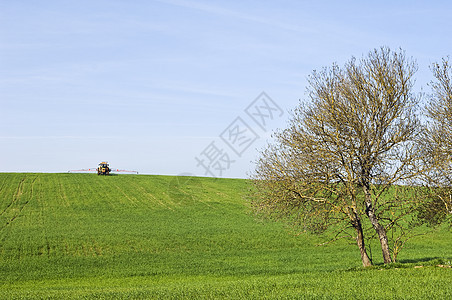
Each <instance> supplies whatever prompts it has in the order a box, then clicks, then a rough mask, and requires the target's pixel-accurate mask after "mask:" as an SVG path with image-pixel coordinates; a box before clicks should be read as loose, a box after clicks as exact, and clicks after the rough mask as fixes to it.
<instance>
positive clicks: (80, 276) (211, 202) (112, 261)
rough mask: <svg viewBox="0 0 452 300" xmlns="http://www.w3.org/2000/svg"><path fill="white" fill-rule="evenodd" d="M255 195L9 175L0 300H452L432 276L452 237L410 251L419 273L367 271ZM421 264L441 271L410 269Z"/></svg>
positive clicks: (197, 183)
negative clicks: (260, 213) (253, 209)
mask: <svg viewBox="0 0 452 300" xmlns="http://www.w3.org/2000/svg"><path fill="white" fill-rule="evenodd" d="M246 189H247V184H246V181H245V180H239V179H213V178H185V177H170V176H142V175H139V176H133V175H122V176H121V175H120V176H108V177H104V176H97V175H91V174H0V297H1V298H21V297H40V298H41V297H60V298H66V297H73V298H83V297H108V298H130V297H132V298H133V297H135V298H149V297H152V298H168V297H173V298H195V297H202V298H228V299H231V298H280V297H298V296H304V297H328V298H334V297H339V298H342V297H346V298H349V297H359V296H361V297H369V296H373V297H374V298H375V297H378V296H379V295H380V296H381V297H382V298H386V297H389V296H391V297H392V296H395V297H404V298H410V297H412V298H418V297H420V298H422V297H432V296H434V297H440V298H441V297H449V296H452V286H451V285H450V282H451V280H452V272H451V271H452V270H451V269H446V268H440V267H434V266H433V265H436V264H439V263H445V262H444V261H443V260H444V259H446V260H447V258H451V257H452V250H451V248H452V247H451V246H452V242H451V240H452V239H451V237H452V235H451V234H450V232H449V231H447V230H443V231H440V232H437V233H435V234H434V235H431V236H429V237H423V238H422V239H418V240H415V241H413V243H412V244H411V246H408V248H407V249H406V250H404V252H402V254H401V255H400V258H401V259H402V261H403V260H405V262H411V263H412V265H411V266H410V264H408V266H410V268H403V269H400V268H391V269H385V270H384V271H383V273H382V272H381V271H379V269H378V268H373V269H369V270H362V269H361V268H360V267H359V266H360V260H359V254H358V253H356V251H355V248H354V246H353V245H349V244H347V243H345V242H342V243H338V244H336V245H334V246H328V247H320V248H319V247H315V242H316V238H314V237H309V236H298V237H297V236H294V235H291V234H290V233H289V232H288V231H287V230H286V229H284V227H283V226H281V225H280V224H275V223H262V222H258V221H257V220H255V218H254V217H253V216H252V214H251V213H250V210H249V208H248V206H247V204H246V201H245V200H244V198H243V195H244V193H246ZM378 254H379V253H378ZM378 254H375V256H378ZM376 259H377V262H378V257H377V258H376ZM435 259H436V260H435ZM423 261H426V262H427V265H428V264H430V265H432V266H430V267H429V266H427V267H423V268H412V266H414V265H416V264H421V263H422V262H423ZM446 264H447V262H446ZM449 264H450V263H449ZM385 286H386V287H387V288H384V287H385ZM382 288H383V290H381V289H382Z"/></svg>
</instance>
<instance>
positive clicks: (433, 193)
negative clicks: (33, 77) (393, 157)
mask: <svg viewBox="0 0 452 300" xmlns="http://www.w3.org/2000/svg"><path fill="white" fill-rule="evenodd" d="M431 69H432V72H433V75H434V77H435V81H433V82H431V84H430V85H431V87H432V91H433V93H432V95H431V97H430V101H429V103H428V105H427V107H426V115H427V117H428V124H427V126H426V131H425V134H424V135H423V141H422V146H423V151H424V159H425V160H424V162H426V164H427V165H430V167H431V168H430V170H429V172H427V173H426V179H427V184H428V185H429V186H430V187H431V189H430V190H429V193H430V194H429V196H430V197H429V200H430V201H428V202H426V205H425V208H424V209H423V210H421V211H420V213H421V215H422V216H423V217H425V218H426V219H427V220H429V221H430V222H431V223H440V222H441V221H442V220H443V219H444V218H446V217H447V216H448V215H449V216H450V214H452V81H451V78H452V67H451V65H450V64H449V61H448V59H443V60H442V62H441V63H434V64H433V65H432V68H431Z"/></svg>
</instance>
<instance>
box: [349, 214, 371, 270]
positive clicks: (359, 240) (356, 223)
mask: <svg viewBox="0 0 452 300" xmlns="http://www.w3.org/2000/svg"><path fill="white" fill-rule="evenodd" d="M352 223H353V227H354V228H355V229H356V244H357V245H358V248H359V251H360V253H361V261H362V262H363V266H364V267H369V266H371V265H372V262H371V260H370V258H369V256H368V255H367V251H366V245H365V244H364V234H363V227H362V225H361V220H360V219H359V218H358V216H356V215H355V220H353V221H352Z"/></svg>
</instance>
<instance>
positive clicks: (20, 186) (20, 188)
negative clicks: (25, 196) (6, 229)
mask: <svg viewBox="0 0 452 300" xmlns="http://www.w3.org/2000/svg"><path fill="white" fill-rule="evenodd" d="M24 181H25V178H22V180H21V181H20V182H19V185H18V187H17V189H16V192H15V193H14V195H13V198H12V199H11V202H10V203H9V204H8V205H7V206H6V207H5V209H4V210H3V211H2V212H1V213H0V217H1V216H3V214H4V213H5V212H6V211H7V210H8V209H9V208H10V207H11V206H12V205H13V204H14V203H15V202H16V201H17V199H18V198H19V197H20V195H22V188H23V184H24Z"/></svg>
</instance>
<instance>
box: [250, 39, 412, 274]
mask: <svg viewBox="0 0 452 300" xmlns="http://www.w3.org/2000/svg"><path fill="white" fill-rule="evenodd" d="M416 70H417V66H416V63H415V62H414V61H413V60H411V59H407V58H406V56H405V53H404V52H403V51H401V50H400V51H398V52H393V51H391V50H390V49H389V48H384V47H383V48H380V49H375V50H373V51H371V52H370V53H369V54H368V55H367V56H366V57H363V58H362V59H360V60H356V59H355V58H352V59H351V60H350V61H349V62H348V63H346V64H345V66H344V67H342V68H341V67H339V66H337V65H333V66H332V67H330V68H324V69H323V70H321V71H319V72H316V71H314V72H313V73H312V75H311V76H310V77H309V86H308V88H307V93H308V96H309V101H307V102H306V103H301V104H300V106H299V107H298V108H296V109H295V110H294V112H293V117H292V119H291V121H290V124H289V127H288V128H287V129H285V130H282V131H278V132H277V133H276V134H275V136H274V137H275V139H276V143H275V144H273V145H270V146H269V147H268V148H267V149H265V150H264V151H262V153H261V157H260V159H259V160H258V162H257V166H256V170H255V173H254V174H253V176H252V179H253V182H254V185H255V188H254V189H253V194H252V204H253V206H254V208H255V210H256V211H257V212H258V213H262V214H264V215H267V216H270V217H275V218H278V219H286V220H288V221H289V222H291V223H293V224H296V225H299V226H301V228H302V229H303V230H306V231H310V232H324V231H325V230H327V229H328V228H334V229H336V230H337V232H336V238H341V237H346V236H349V235H350V234H352V235H353V236H354V239H355V240H356V244H357V246H358V248H359V250H360V254H361V259H362V263H363V266H369V265H371V260H370V258H369V255H368V253H367V249H366V245H365V237H364V233H365V231H366V230H365V228H364V222H366V223H367V224H369V225H371V228H373V231H374V233H375V235H376V236H377V237H378V239H379V241H380V244H381V249H382V254H383V260H384V263H390V262H391V261H392V259H391V250H390V245H389V242H388V234H387V231H388V230H395V229H397V228H398V230H399V232H400V233H401V232H403V234H405V233H406V231H404V228H405V227H404V226H405V225H406V224H408V223H409V222H408V221H407V220H406V217H407V216H409V215H410V214H412V212H413V210H414V206H415V205H417V203H416V201H415V200H414V199H413V197H412V193H410V192H408V191H406V184H407V183H408V181H409V180H411V179H413V178H415V177H416V176H417V175H418V173H419V172H420V171H419V170H418V168H417V166H418V164H417V162H418V159H419V155H418V154H419V153H418V151H417V150H416V149H415V148H416V143H415V139H416V137H417V135H418V134H419V131H420V126H419V120H418V118H417V117H416V115H415V110H416V107H417V104H418V100H419V99H418V97H416V96H415V95H414V94H413V84H414V80H413V75H414V74H415V72H416ZM404 184H405V186H403V185H404ZM399 187H403V189H402V188H400V189H399ZM332 225H333V226H332ZM350 230H352V231H350ZM396 242H397V241H396ZM398 245H400V240H398V242H397V244H396V243H395V244H394V247H395V246H398ZM394 249H395V248H394ZM394 254H396V253H395V252H394Z"/></svg>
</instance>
